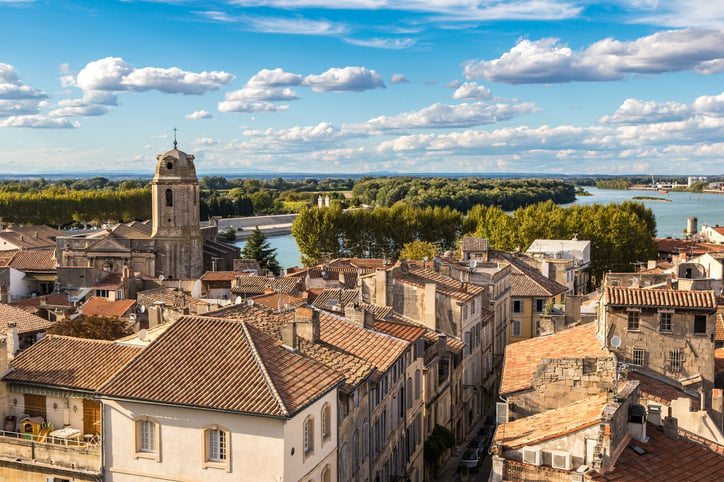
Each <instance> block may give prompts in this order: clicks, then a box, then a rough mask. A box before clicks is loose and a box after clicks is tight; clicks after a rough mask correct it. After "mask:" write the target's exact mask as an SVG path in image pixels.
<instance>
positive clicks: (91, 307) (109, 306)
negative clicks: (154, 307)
mask: <svg viewBox="0 0 724 482" xmlns="http://www.w3.org/2000/svg"><path fill="white" fill-rule="evenodd" d="M135 304H136V300H117V301H111V300H109V299H107V298H103V297H100V296H91V297H90V298H89V299H88V301H87V302H86V303H85V304H84V305H83V306H82V307H81V309H80V311H81V312H82V313H83V314H84V315H86V316H104V317H108V318H112V317H118V318H120V317H123V316H125V315H127V314H128V312H129V311H130V310H131V308H133V306H134V305H135Z"/></svg>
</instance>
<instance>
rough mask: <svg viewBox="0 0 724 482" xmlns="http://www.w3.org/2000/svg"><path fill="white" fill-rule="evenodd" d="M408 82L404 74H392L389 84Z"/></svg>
mask: <svg viewBox="0 0 724 482" xmlns="http://www.w3.org/2000/svg"><path fill="white" fill-rule="evenodd" d="M408 82H410V80H409V79H408V78H407V76H406V75H405V74H392V77H390V84H406V83H408Z"/></svg>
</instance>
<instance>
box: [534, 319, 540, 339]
mask: <svg viewBox="0 0 724 482" xmlns="http://www.w3.org/2000/svg"><path fill="white" fill-rule="evenodd" d="M535 336H540V320H535Z"/></svg>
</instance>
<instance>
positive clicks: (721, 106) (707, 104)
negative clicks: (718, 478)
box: [692, 93, 724, 117]
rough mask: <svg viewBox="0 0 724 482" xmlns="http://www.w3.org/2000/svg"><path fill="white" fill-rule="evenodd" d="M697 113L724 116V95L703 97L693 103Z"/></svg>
mask: <svg viewBox="0 0 724 482" xmlns="http://www.w3.org/2000/svg"><path fill="white" fill-rule="evenodd" d="M692 106H693V108H694V110H695V111H696V112H697V113H700V114H706V115H710V116H717V117H720V116H724V93H721V94H719V95H703V96H701V97H699V98H697V99H696V100H695V101H694V103H693V105H692Z"/></svg>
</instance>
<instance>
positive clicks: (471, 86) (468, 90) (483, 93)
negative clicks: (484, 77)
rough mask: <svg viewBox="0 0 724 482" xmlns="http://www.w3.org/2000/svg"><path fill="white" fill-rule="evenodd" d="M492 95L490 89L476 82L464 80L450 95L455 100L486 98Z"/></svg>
mask: <svg viewBox="0 0 724 482" xmlns="http://www.w3.org/2000/svg"><path fill="white" fill-rule="evenodd" d="M491 97H492V94H491V93H490V89H488V88H487V87H485V86H484V85H479V84H478V83H477V82H465V83H464V84H462V85H460V86H459V87H458V88H457V89H456V90H455V92H454V93H453V95H452V98H453V99H457V100H487V99H490V98H491Z"/></svg>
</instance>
